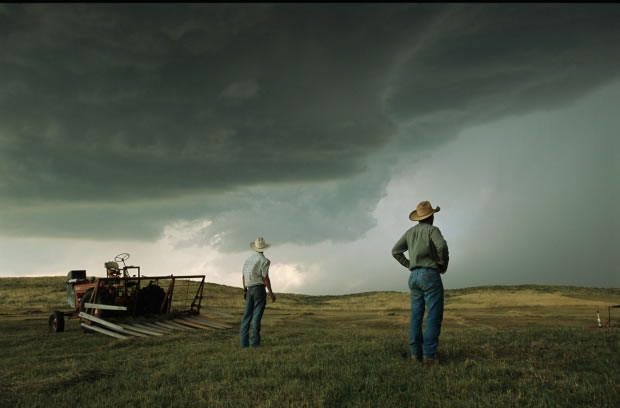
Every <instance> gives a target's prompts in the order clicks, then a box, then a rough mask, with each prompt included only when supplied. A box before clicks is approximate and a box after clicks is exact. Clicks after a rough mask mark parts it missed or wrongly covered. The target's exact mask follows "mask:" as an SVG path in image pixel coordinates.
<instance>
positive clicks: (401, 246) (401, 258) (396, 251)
mask: <svg viewBox="0 0 620 408" xmlns="http://www.w3.org/2000/svg"><path fill="white" fill-rule="evenodd" d="M407 249H409V247H408V246H407V233H405V234H403V236H402V237H401V238H400V239H399V240H398V242H397V243H396V245H394V248H392V256H393V257H394V258H395V259H396V260H397V261H398V263H399V264H401V265H402V266H404V267H405V268H407V269H409V266H410V263H409V260H408V259H407V257H406V256H405V255H403V253H404V252H405V251H406V250H407Z"/></svg>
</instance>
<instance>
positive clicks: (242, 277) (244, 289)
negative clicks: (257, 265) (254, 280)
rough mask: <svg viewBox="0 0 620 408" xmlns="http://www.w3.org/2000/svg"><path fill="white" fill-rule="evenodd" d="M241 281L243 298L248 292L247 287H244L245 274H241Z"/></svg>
mask: <svg viewBox="0 0 620 408" xmlns="http://www.w3.org/2000/svg"><path fill="white" fill-rule="evenodd" d="M241 281H242V282H243V298H244V299H245V297H246V295H247V294H248V288H246V287H245V275H243V274H241Z"/></svg>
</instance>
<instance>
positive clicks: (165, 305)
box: [159, 278, 174, 313]
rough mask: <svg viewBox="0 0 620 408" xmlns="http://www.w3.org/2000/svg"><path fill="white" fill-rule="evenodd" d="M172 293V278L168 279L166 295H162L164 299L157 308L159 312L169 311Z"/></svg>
mask: <svg viewBox="0 0 620 408" xmlns="http://www.w3.org/2000/svg"><path fill="white" fill-rule="evenodd" d="M172 293H174V278H171V279H170V284H169V285H168V292H166V296H164V300H163V301H162V303H161V307H160V308H159V312H160V313H164V312H166V313H170V306H171V305H172Z"/></svg>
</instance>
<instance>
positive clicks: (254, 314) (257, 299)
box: [241, 285, 267, 347]
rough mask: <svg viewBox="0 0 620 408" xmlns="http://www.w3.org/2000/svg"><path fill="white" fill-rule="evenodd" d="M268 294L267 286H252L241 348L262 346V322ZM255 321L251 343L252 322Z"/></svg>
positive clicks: (247, 296) (242, 325) (247, 299)
mask: <svg viewBox="0 0 620 408" xmlns="http://www.w3.org/2000/svg"><path fill="white" fill-rule="evenodd" d="M266 300H267V292H266V291H265V285H256V286H250V287H249V288H248V293H247V295H246V298H245V313H243V320H242V321H241V347H248V346H252V347H257V346H260V321H261V319H262V318H263V312H264V311H265V303H266ZM252 320H254V328H253V330H252V339H251V342H250V341H249V340H250V339H249V335H250V322H251V321H252Z"/></svg>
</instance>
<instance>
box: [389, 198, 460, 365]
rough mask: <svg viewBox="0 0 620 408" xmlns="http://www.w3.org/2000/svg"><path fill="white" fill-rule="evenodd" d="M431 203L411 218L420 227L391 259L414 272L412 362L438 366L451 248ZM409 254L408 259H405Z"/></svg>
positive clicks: (400, 242) (411, 282) (405, 238)
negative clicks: (435, 223) (436, 223)
mask: <svg viewBox="0 0 620 408" xmlns="http://www.w3.org/2000/svg"><path fill="white" fill-rule="evenodd" d="M436 212H439V207H437V208H435V209H433V207H432V206H431V203H430V202H428V201H422V202H421V203H420V204H418V205H417V207H416V209H415V211H413V212H412V213H411V214H409V219H410V220H411V221H418V224H417V225H415V226H413V227H411V228H409V229H408V230H407V232H405V234H404V235H403V236H402V237H401V238H400V239H399V240H398V242H397V243H396V245H394V248H392V256H393V257H394V258H396V260H397V261H398V262H399V263H400V264H401V265H403V266H404V267H405V268H407V269H409V270H410V271H411V273H410V275H409V289H410V291H411V324H410V328H409V349H410V352H411V358H413V359H416V360H418V361H421V362H424V364H425V365H432V364H437V363H438V362H439V360H438V358H437V345H438V344H439V333H440V332H441V322H442V320H443V283H442V281H441V274H444V273H446V271H447V269H448V261H449V255H448V244H447V243H446V240H445V239H444V238H443V236H442V235H441V231H439V228H437V227H434V226H433V220H434V218H435V217H434V214H435V213H436ZM407 250H408V251H409V259H407V258H406V257H405V255H403V253H404V252H405V251H407ZM425 306H426V307H427V308H428V314H427V315H426V327H425V328H424V333H422V320H423V318H424V308H425Z"/></svg>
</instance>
